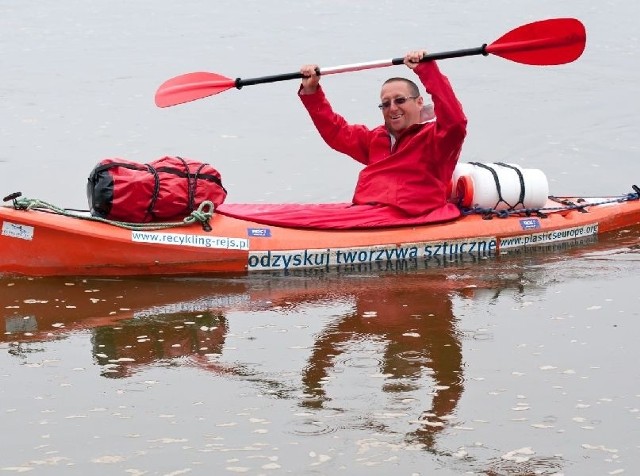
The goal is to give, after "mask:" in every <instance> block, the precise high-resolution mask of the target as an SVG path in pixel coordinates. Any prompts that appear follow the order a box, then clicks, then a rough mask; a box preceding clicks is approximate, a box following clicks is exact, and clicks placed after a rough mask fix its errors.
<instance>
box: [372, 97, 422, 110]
mask: <svg viewBox="0 0 640 476" xmlns="http://www.w3.org/2000/svg"><path fill="white" fill-rule="evenodd" d="M417 98H418V96H401V97H399V98H393V99H390V100H389V99H388V100H386V101H383V102H381V103H380V104H378V107H379V108H380V109H389V108H390V107H391V103H392V102H393V104H395V105H396V106H400V105H402V104H404V103H405V102H407V101H408V100H409V99H417Z"/></svg>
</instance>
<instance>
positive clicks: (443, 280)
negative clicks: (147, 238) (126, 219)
mask: <svg viewBox="0 0 640 476" xmlns="http://www.w3.org/2000/svg"><path fill="white" fill-rule="evenodd" d="M639 14H640V7H638V4H637V3H635V2H629V1H627V2H624V1H607V2H584V1H583V2H578V1H573V0H570V1H565V2H554V1H535V2H534V1H522V2H506V1H495V2H491V4H490V5H488V4H486V2H485V3H477V4H474V5H471V4H469V2H461V1H451V2H446V3H444V2H424V1H422V2H418V1H412V0H410V1H406V2H402V4H401V6H400V4H398V3H397V2H391V1H382V0H380V1H367V2H364V1H351V2H340V1H322V2H321V1H304V2H288V3H285V2H275V1H247V2H231V1H220V2H204V1H196V0H192V1H186V2H181V3H175V2H166V1H156V2H151V1H138V2H125V1H110V2H106V1H95V2H89V3H88V2H80V1H66V2H44V3H42V2H41V3H39V4H37V5H36V4H33V3H30V2H16V1H1V2H0V27H1V29H0V31H1V32H2V33H1V34H0V55H1V56H2V58H3V62H2V71H3V79H2V81H0V97H1V98H2V103H3V114H2V116H1V118H0V121H1V122H0V124H1V127H0V138H1V143H2V146H3V147H2V148H1V150H0V194H1V195H2V196H5V195H8V194H9V193H11V192H14V191H22V192H23V193H24V194H25V195H26V196H28V197H31V198H40V199H44V200H47V201H50V202H52V203H55V204H57V205H62V206H71V207H76V208H82V207H86V198H85V196H84V188H85V181H86V177H87V176H88V174H89V172H90V171H91V169H92V167H93V166H94V165H95V163H97V162H98V161H99V160H100V159H102V158H105V157H123V158H128V159H132V160H139V161H149V160H153V159H155V158H158V157H159V156H161V155H164V154H173V155H184V156H188V157H193V158H196V159H200V160H204V161H208V162H210V163H212V164H214V165H215V166H216V167H217V168H218V169H219V170H220V171H221V172H222V175H223V181H224V182H225V186H226V187H227V189H228V190H229V197H228V200H229V201H230V202H251V201H292V202H305V201H309V202H311V201H333V200H346V199H349V198H350V196H351V192H352V187H353V184H354V183H355V178H356V174H357V171H358V167H357V165H356V164H354V163H352V162H351V161H350V160H349V159H346V158H344V157H341V156H339V155H338V154H335V153H333V152H332V151H330V150H328V149H327V148H326V146H325V145H324V144H323V143H322V142H321V140H320V139H319V138H318V137H317V134H316V132H315V130H314V129H313V128H312V126H311V124H310V122H309V120H308V118H307V117H306V113H304V111H303V109H302V106H301V105H300V104H299V101H298V99H297V98H296V97H295V91H296V89H297V84H296V83H295V82H282V83H276V84H272V85H260V86H251V87H247V88H244V89H242V90H241V91H235V90H231V91H227V92H225V93H223V94H220V95H218V96H215V97H213V98H209V99H206V100H202V101H198V102H194V103H190V104H188V105H183V106H180V107H175V108H169V109H162V110H161V109H158V108H156V107H155V106H154V104H153V94H154V92H155V89H156V88H157V86H158V85H159V84H160V83H162V82H163V81H164V80H166V79H168V78H169V77H172V76H174V75H177V74H182V73H186V72H190V71H211V72H216V73H219V74H224V75H226V76H229V77H232V78H235V77H238V76H239V77H244V78H247V77H255V76H263V75H268V74H277V73H285V72H291V71H296V70H297V69H298V67H299V66H300V64H302V63H307V62H317V63H319V64H321V65H326V66H334V65H338V64H345V63H356V62H362V61H369V60H378V59H384V58H391V57H397V56H402V55H403V54H404V53H405V52H406V51H407V50H409V49H413V48H417V47H426V48H428V49H429V50H430V51H434V52H435V51H445V50H450V49H458V48H468V47H476V46H480V45H481V44H483V43H486V42H491V41H493V40H494V39H496V38H498V37H499V36H501V35H502V34H503V33H505V32H506V31H508V30H509V29H511V28H513V27H515V26H518V25H520V24H523V23H526V22H529V21H533V20H538V19H543V18H550V17H562V16H571V17H577V18H579V19H581V20H582V21H583V22H584V23H585V25H586V27H587V38H588V40H587V41H588V45H587V50H586V51H585V53H584V55H583V57H582V58H580V59H579V60H578V61H577V62H575V63H572V64H570V65H565V66H558V67H552V68H536V67H532V66H523V65H518V64H515V63H511V62H508V61H506V60H503V59H500V58H495V57H488V58H483V57H477V58H465V59H456V60H448V61H446V62H442V63H441V68H442V70H443V71H444V72H445V74H447V75H448V76H449V78H450V80H451V82H452V83H453V85H454V87H455V89H456V91H457V93H458V95H459V97H460V99H461V101H462V103H463V106H464V107H465V110H466V112H467V115H468V117H469V136H468V140H467V142H466V144H465V149H464V154H463V155H464V159H465V160H480V161H493V160H504V161H511V162H516V163H520V164H522V165H524V166H531V167H536V168H541V169H542V170H544V171H545V172H546V173H547V175H548V177H549V179H550V185H551V192H552V193H554V194H560V195H562V194H572V193H582V194H617V193H625V192H628V191H631V185H632V184H634V183H638V182H640V177H638V178H636V174H638V172H639V171H640V167H639V166H638V155H639V154H638V145H637V141H636V140H637V139H636V138H637V136H638V133H639V131H638V126H637V123H638V120H637V119H638V112H637V111H638V110H639V106H640V103H639V102H638V99H637V84H639V83H640V66H638V65H640V61H639V60H638V50H639V47H640V45H639V43H640V41H639V36H640V35H639V34H638V31H637V25H636V23H637V21H636V20H637V18H638V17H639ZM143 23H144V24H145V26H142V25H143ZM402 71H403V70H402V69H400V68H396V69H393V68H386V69H381V70H371V71H367V72H359V73H349V74H341V75H335V76H332V77H328V78H325V79H324V80H323V84H324V85H325V89H326V90H327V91H328V93H329V95H330V96H331V98H332V99H333V102H334V104H335V106H336V109H338V110H339V111H340V112H342V113H344V115H345V116H347V117H348V118H349V119H351V120H352V121H354V122H363V123H367V124H370V125H375V124H377V123H378V122H379V120H380V117H379V111H378V110H377V108H376V107H375V105H376V104H377V95H378V88H379V84H380V82H381V81H382V80H384V79H385V78H386V77H388V76H390V75H396V74H402ZM639 238H640V230H638V229H635V230H626V231H625V232H622V233H619V234H616V235H613V236H609V237H606V238H605V239H602V240H600V241H599V242H597V243H583V244H581V246H578V247H559V248H556V249H547V250H544V252H540V253H526V254H521V255H515V256H511V257H501V258H496V259H490V260H483V261H480V262H471V261H469V262H466V261H465V262H445V263H441V262H406V263H400V264H399V265H398V266H393V267H392V268H391V269H346V270H339V271H336V270H332V271H330V272H309V273H306V274H300V275H293V276H281V275H257V276H251V277H240V278H235V279H179V280H176V279H173V280H169V279H166V280H104V279H102V280H101V279H89V280H76V279H62V280H49V279H47V280H44V279H34V280H28V279H6V278H5V279H0V316H1V318H2V319H1V320H2V323H3V329H2V331H3V332H2V333H1V334H0V412H1V414H2V423H3V425H2V426H3V431H2V435H3V436H2V444H1V445H0V469H2V470H3V472H4V473H7V474H13V473H21V472H26V471H30V472H31V474H82V475H86V474H127V475H132V474H133V475H142V474H159V475H177V474H187V473H189V474H237V473H242V474H381V475H382V474H390V473H391V472H395V473H397V474H406V475H412V474H432V473H436V474H452V475H456V474H490V475H497V474H509V475H510V474H547V475H551V474H566V475H573V474H579V475H583V474H603V475H606V474H622V473H624V474H636V473H638V472H639V471H640V457H639V456H638V455H639V454H640V452H639V451H638V450H639V449H640V439H638V436H637V435H638V434H640V432H639V431H638V424H639V417H640V387H639V384H638V382H639V381H640V380H639V378H638V377H639V376H640V375H639V372H638V370H637V359H638V351H637V336H638V335H640V332H639V331H640V320H639V319H638V314H639V311H638V308H639V298H638V292H637V282H638V277H639V275H640V272H639V271H638V269H639V268H638V261H639V260H640V254H639V252H638V245H639V244H640V239H639ZM96 252H99V250H97V251H96Z"/></svg>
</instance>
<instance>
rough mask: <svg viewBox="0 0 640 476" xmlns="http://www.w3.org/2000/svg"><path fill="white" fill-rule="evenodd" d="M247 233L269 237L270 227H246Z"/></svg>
mask: <svg viewBox="0 0 640 476" xmlns="http://www.w3.org/2000/svg"><path fill="white" fill-rule="evenodd" d="M247 235H248V236H258V237H260V238H270V237H271V229H270V228H247Z"/></svg>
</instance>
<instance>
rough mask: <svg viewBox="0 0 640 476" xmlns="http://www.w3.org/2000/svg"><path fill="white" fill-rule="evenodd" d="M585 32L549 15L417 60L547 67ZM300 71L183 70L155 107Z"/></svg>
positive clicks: (569, 55) (578, 44) (572, 52)
mask: <svg viewBox="0 0 640 476" xmlns="http://www.w3.org/2000/svg"><path fill="white" fill-rule="evenodd" d="M585 43H586V31H585V28H584V25H583V24H582V23H581V22H580V21H579V20H577V19H575V18H552V19H549V20H540V21H536V22H533V23H527V24H526V25H522V26H519V27H517V28H515V29H513V30H511V31H510V32H508V33H505V34H504V35H502V36H501V37H500V38H498V39H497V40H496V41H494V42H493V43H491V44H489V45H486V44H485V45H482V46H480V47H478V48H469V49H462V50H455V51H446V52H443V53H430V54H427V55H425V56H424V57H423V58H422V59H421V60H420V61H433V60H440V59H447V58H459V57H462V56H473V55H484V56H487V55H490V54H492V55H495V56H499V57H501V58H505V59H508V60H510V61H514V62H516V63H521V64H529V65H538V66H549V65H558V64H565V63H571V62H572V61H574V60H576V59H578V58H579V57H580V55H581V54H582V52H583V51H584V48H585ZM403 63H404V58H394V59H390V60H379V61H370V62H366V63H354V64H347V65H342V66H334V67H329V68H322V69H321V70H320V71H319V74H322V75H326V74H335V73H346V72H349V71H361V70H365V69H372V68H382V67H385V66H394V65H400V64H403ZM302 77H303V76H302V74H301V73H300V72H296V73H285V74H276V75H272V76H263V77H259V78H250V79H240V78H237V79H231V78H227V77H225V76H222V75H220V74H217V73H206V72H198V73H187V74H182V75H180V76H176V77H174V78H171V79H169V80H167V81H165V82H164V83H163V84H162V85H160V87H159V88H158V90H157V91H156V96H155V101H156V105H157V106H158V107H168V106H175V105H178V104H182V103H185V102H189V101H195V100H196V99H202V98H206V97H208V96H213V95H214V94H218V93H221V92H224V91H226V90H227V89H231V88H237V89H240V88H242V87H243V86H251V85H253V84H262V83H273V82H276V81H287V80H290V79H300V78H302Z"/></svg>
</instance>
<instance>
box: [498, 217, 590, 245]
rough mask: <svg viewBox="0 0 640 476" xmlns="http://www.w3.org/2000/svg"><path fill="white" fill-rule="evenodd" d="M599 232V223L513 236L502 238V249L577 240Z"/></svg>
mask: <svg viewBox="0 0 640 476" xmlns="http://www.w3.org/2000/svg"><path fill="white" fill-rule="evenodd" d="M597 234H598V224H597V223H593V224H591V225H584V226H577V227H574V228H565V229H563V230H554V231H544V232H541V233H532V234H531V235H520V236H511V237H508V238H501V239H500V249H501V250H504V249H509V248H519V247H521V246H533V245H544V244H547V243H553V242H556V241H565V240H575V239H577V238H584V237H585V236H593V235H597Z"/></svg>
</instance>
